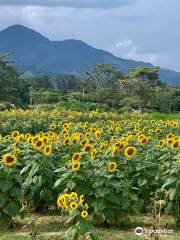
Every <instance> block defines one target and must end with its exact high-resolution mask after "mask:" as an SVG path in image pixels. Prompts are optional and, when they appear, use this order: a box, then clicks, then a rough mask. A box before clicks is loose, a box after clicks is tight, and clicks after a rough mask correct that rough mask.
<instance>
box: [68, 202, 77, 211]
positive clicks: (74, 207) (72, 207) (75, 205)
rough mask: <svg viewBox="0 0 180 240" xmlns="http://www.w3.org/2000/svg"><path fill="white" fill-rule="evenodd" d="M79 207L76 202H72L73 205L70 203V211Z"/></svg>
mask: <svg viewBox="0 0 180 240" xmlns="http://www.w3.org/2000/svg"><path fill="white" fill-rule="evenodd" d="M77 207H78V205H77V203H76V202H71V203H70V209H71V210H75V209H77Z"/></svg>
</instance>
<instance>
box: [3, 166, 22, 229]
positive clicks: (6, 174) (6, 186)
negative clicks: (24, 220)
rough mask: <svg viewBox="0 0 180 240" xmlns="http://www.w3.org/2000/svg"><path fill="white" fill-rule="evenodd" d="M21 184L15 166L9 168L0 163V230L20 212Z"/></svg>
mask: <svg viewBox="0 0 180 240" xmlns="http://www.w3.org/2000/svg"><path fill="white" fill-rule="evenodd" d="M21 185H22V178H21V177H20V175H19V172H18V170H17V168H13V169H9V168H7V167H5V166H3V164H1V163H0V230H2V229H4V228H8V227H9V226H10V225H11V223H12V220H13V217H15V216H16V215H19V214H20V211H21V204H20V200H21V199H22V191H21Z"/></svg>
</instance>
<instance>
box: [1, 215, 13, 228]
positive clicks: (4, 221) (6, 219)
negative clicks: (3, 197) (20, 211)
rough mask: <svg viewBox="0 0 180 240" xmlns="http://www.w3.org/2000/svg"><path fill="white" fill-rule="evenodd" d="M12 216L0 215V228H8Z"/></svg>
mask: <svg viewBox="0 0 180 240" xmlns="http://www.w3.org/2000/svg"><path fill="white" fill-rule="evenodd" d="M11 222H12V218H11V217H9V216H3V217H0V230H5V229H8V228H9V226H10V225H11Z"/></svg>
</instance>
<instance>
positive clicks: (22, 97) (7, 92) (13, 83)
mask: <svg viewBox="0 0 180 240" xmlns="http://www.w3.org/2000/svg"><path fill="white" fill-rule="evenodd" d="M28 100H29V97H28V83H27V82H26V81H24V80H23V79H22V77H21V75H20V73H19V72H18V71H17V70H16V69H15V68H14V66H13V64H12V63H10V62H9V61H7V57H4V56H0V101H5V102H11V103H14V104H16V105H22V104H27V103H28Z"/></svg>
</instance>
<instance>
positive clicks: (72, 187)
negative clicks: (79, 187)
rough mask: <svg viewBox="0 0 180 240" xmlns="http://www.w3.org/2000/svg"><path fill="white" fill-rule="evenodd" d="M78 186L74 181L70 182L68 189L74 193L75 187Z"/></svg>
mask: <svg viewBox="0 0 180 240" xmlns="http://www.w3.org/2000/svg"><path fill="white" fill-rule="evenodd" d="M75 186H76V183H75V182H73V181H69V182H68V184H67V187H68V188H69V189H70V190H71V191H72V190H73V189H74V187H75Z"/></svg>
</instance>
